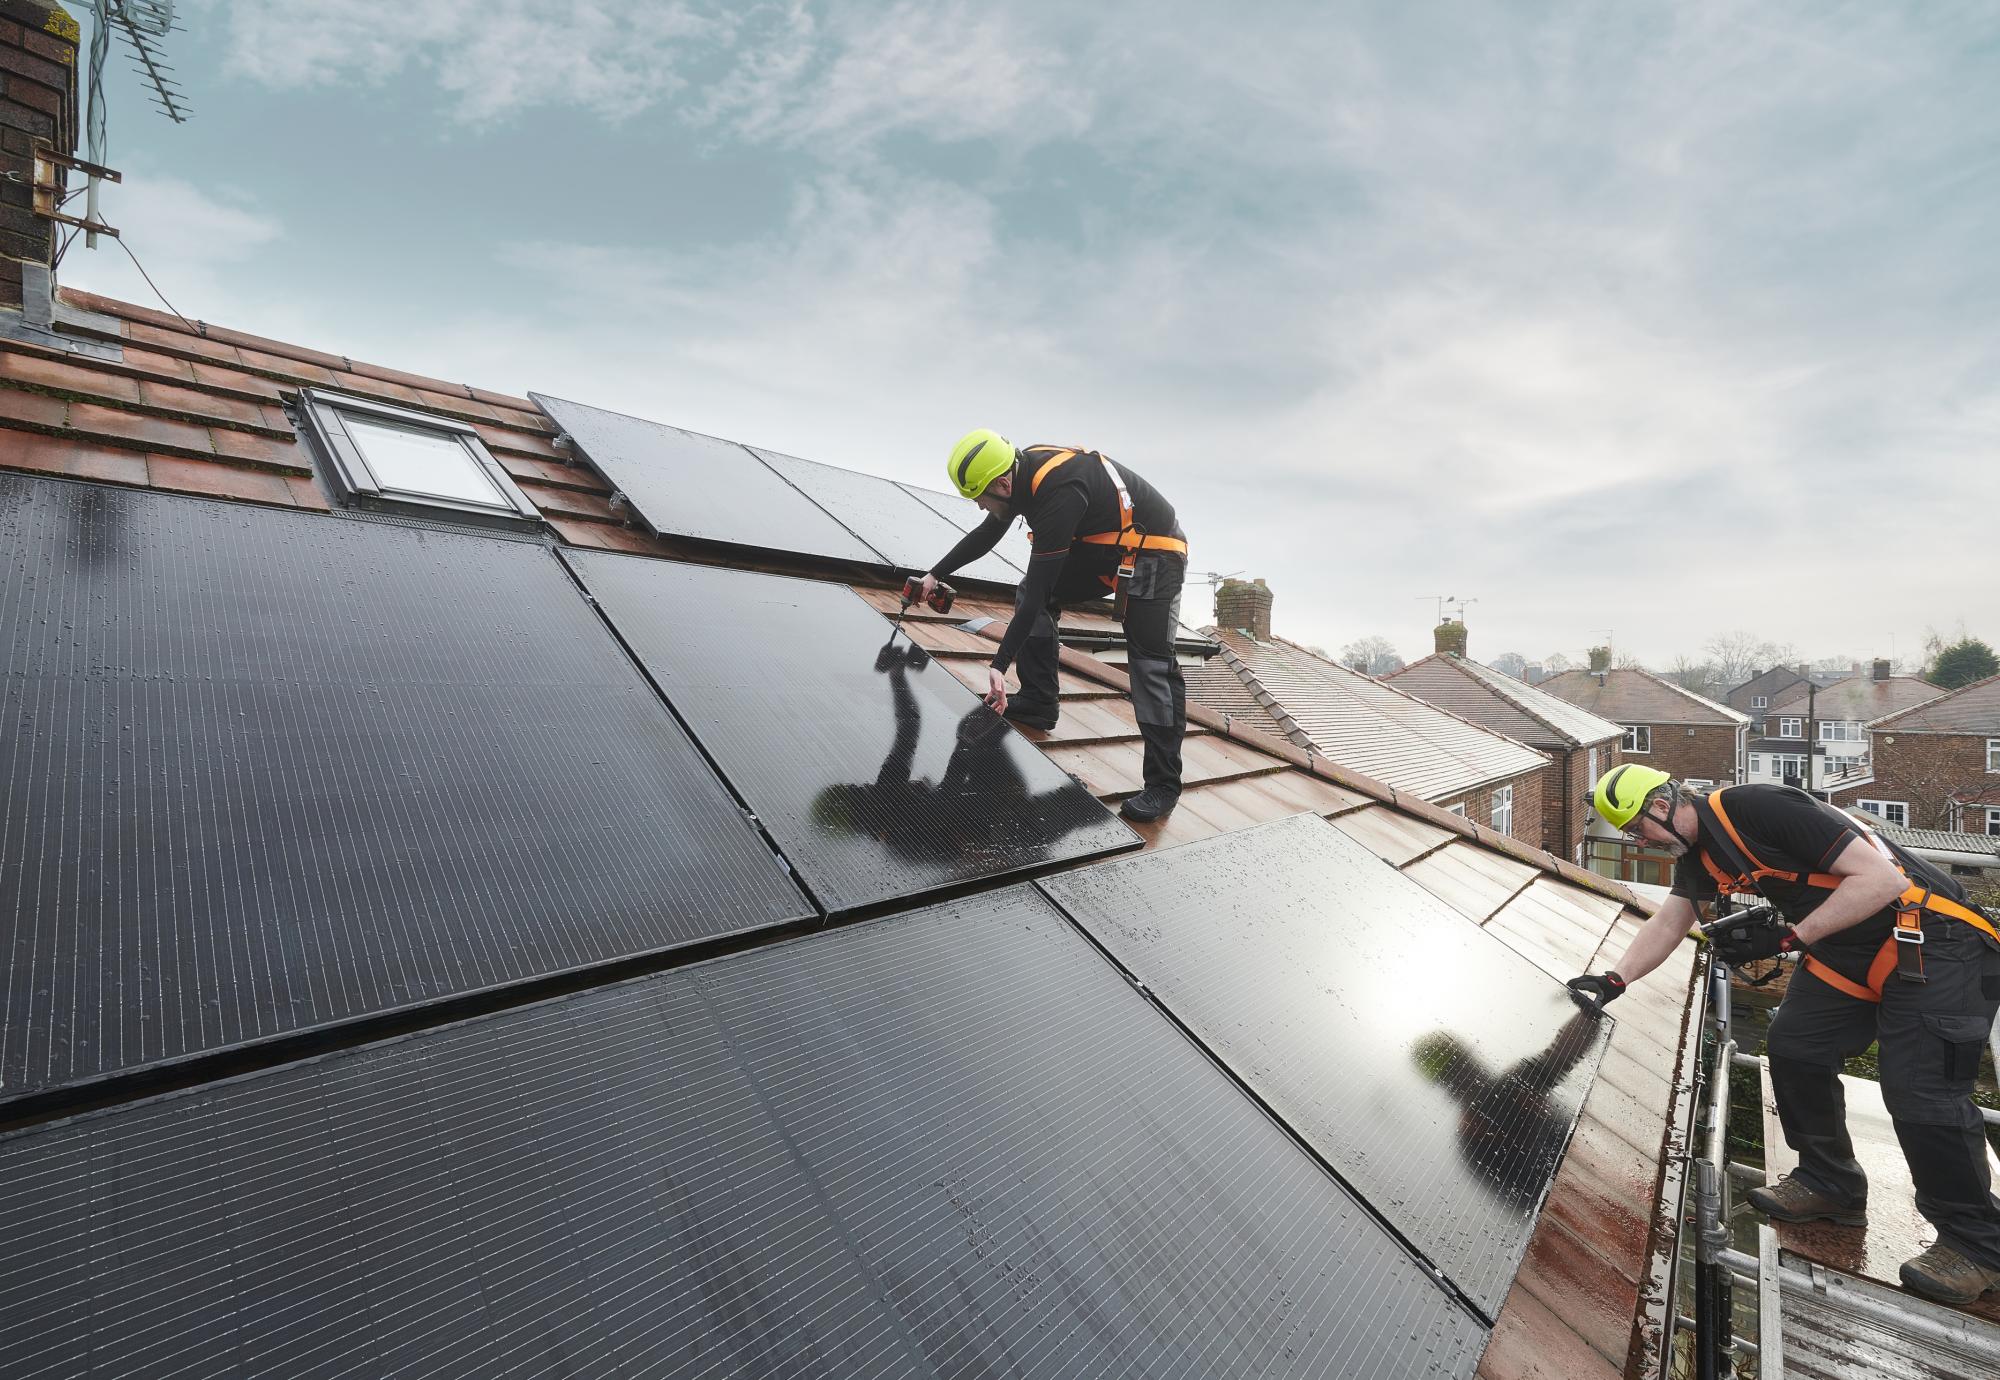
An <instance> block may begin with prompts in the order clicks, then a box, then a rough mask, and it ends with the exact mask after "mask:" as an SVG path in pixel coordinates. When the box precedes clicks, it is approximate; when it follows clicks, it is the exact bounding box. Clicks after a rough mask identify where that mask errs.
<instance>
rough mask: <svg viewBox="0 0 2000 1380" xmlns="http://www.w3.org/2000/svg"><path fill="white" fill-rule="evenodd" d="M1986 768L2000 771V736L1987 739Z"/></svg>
mask: <svg viewBox="0 0 2000 1380" xmlns="http://www.w3.org/2000/svg"><path fill="white" fill-rule="evenodd" d="M1986 770H1988V771H2000V738H1988V739H1987V740H1986Z"/></svg>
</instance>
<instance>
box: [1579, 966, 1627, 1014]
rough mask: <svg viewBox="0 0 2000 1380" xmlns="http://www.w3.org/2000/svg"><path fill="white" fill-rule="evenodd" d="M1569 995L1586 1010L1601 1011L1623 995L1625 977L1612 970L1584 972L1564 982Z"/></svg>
mask: <svg viewBox="0 0 2000 1380" xmlns="http://www.w3.org/2000/svg"><path fill="white" fill-rule="evenodd" d="M1566 985H1567V986H1568V988H1569V994H1570V996H1571V997H1572V998H1573V999H1574V1000H1575V1001H1576V1004H1577V1005H1578V1006H1581V1007H1582V1008H1583V1009H1584V1010H1586V1011H1602V1010H1603V1009H1604V1008H1605V1007H1607V1006H1609V1005H1610V1004H1611V1003H1612V1002H1613V1001H1614V1000H1616V999H1617V998H1619V997H1622V996H1624V995H1625V979H1624V978H1622V977H1619V976H1618V974H1616V973H1613V972H1603V973H1585V974H1584V975H1583V976H1582V977H1573V978H1571V979H1570V980H1569V982H1568V983H1567V984H1566Z"/></svg>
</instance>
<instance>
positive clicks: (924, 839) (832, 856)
mask: <svg viewBox="0 0 2000 1380" xmlns="http://www.w3.org/2000/svg"><path fill="white" fill-rule="evenodd" d="M563 558H564V559H565V560H567V561H568V562H569V563H570V564H571V566H572V567H573V568H574V569H575V570H576V571H577V573H578V575H579V576H580V578H581V579H582V580H583V582H584V585H585V587H586V588H588V589H589V590H590V592H591V594H592V595H593V596H594V597H595V598H596V599H597V600H598V601H599V602H600V603H601V605H602V606H603V608H604V612H605V614H606V616H607V617H609V618H610V619H611V622H612V626H614V627H615V628H617V629H618V631H619V633H620V634H621V635H622V636H623V637H624V638H625V641H626V643H627V645H629V646H630V647H631V648H632V650H633V652H634V654H635V655H637V656H638V658H639V660H640V661H641V662H643V663H644V664H645V666H646V669H647V670H649V671H651V672H652V673H653V678H654V680H655V681H656V682H657V683H658V684H659V686H660V688H661V690H662V691H663V692H664V693H665V695H666V696H667V699H668V700H669V701H670V702H671V703H672V704H673V706H674V708H675V709H676V710H678V711H679V712H680V715H681V717H682V719H683V721H685V722H686V724H687V725H688V727H689V728H690V729H691V730H692V731H693V733H694V735H695V737H696V738H697V739H698V740H699V741H700V743H701V744H702V746H703V747H705V748H707V749H708V751H709V754H710V756H711V757H713V759H714V760H715V762H716V764H717V766H719V767H720V768H721V770H722V773H723V775H724V776H726V777H728V778H729V780H730V782H731V783H732V784H733V785H734V786H735V787H736V789H737V791H738V792H739V793H740V794H741V795H742V796H743V798H744V800H745V801H747V802H748V803H749V805H750V808H751V809H752V810H754V811H756V813H757V816H758V818H759V819H760V820H761V821H762V822H763V824H764V827H765V828H766V829H768V830H769V831H770V833H771V837H772V838H774V839H775V840H776V841H777V843H778V846H779V847H780V848H781V849H783V850H784V853H785V856H786V858H787V859H789V860H790V862H791V864H792V867H793V868H794V869H795V870H796V871H797V873H798V875H799V877H800V879H801V880H802V881H804V883H805V885H806V887H807V888H808V890H809V891H810V892H811V893H812V895H813V896H814V898H815V899H816V900H818V902H819V903H820V905H822V906H823V907H825V908H826V910H827V912H828V913H829V914H837V913H839V912H842V911H848V910H854V909H857V908H859V907H863V906H869V905H875V904H878V903H880V902H884V901H891V900H897V899H900V898H903V897H908V896H914V895H918V894H920V893H922V892H925V891H929V890H933V889H935V888H937V887H943V886H951V885H954V884H957V883H962V882H969V881H976V880H980V879H988V878H994V877H1003V876H1007V875H1009V874H1011V873H1015V872H1019V871H1022V870H1025V869H1028V868H1033V867H1039V866H1042V865H1045V864H1048V863H1053V862H1060V861H1065V860H1069V859H1075V858H1087V857H1091V856H1093V855H1096V854H1101V853H1109V852H1114V851H1116V850H1118V849H1122V848H1136V847H1138V846H1139V838H1138V836H1137V835H1136V834H1134V833H1133V832H1132V831H1131V830H1130V829H1128V828H1127V827H1126V826H1125V825H1124V824H1122V823H1120V822H1119V821H1118V819H1117V818H1116V817H1114V816H1113V815H1112V814H1111V813H1110V812H1109V811H1108V810H1106V809H1105V808H1104V807H1103V806H1102V805H1100V804H1098V802H1097V800H1096V799H1095V798H1094V797H1093V796H1092V795H1091V794H1090V792H1088V791H1086V790H1085V789H1084V788H1083V787H1081V786H1079V785H1077V784H1076V782H1074V781H1073V780H1071V779H1070V777H1069V776H1068V775H1067V774H1065V773H1064V772H1063V771H1061V770H1060V769H1059V768H1057V767H1056V766H1055V764H1054V763H1052V762H1050V761H1049V760H1048V759H1047V758H1046V757H1044V756H1042V754H1041V753H1039V752H1037V751H1036V750H1035V748H1034V746H1033V744H1031V743H1029V742H1028V741H1027V740H1026V739H1024V738H1022V737H1021V736H1020V735H1019V734H1017V733H1015V732H1014V731H1013V730H1012V729H1011V728H1009V727H1008V726H1007V724H1006V723H1005V722H1004V721H1003V720H1001V719H1000V718H999V716H997V715H996V714H994V713H993V712H992V711H991V710H990V709H987V708H985V707H984V706H983V705H981V704H980V702H979V697H978V696H976V695H974V694H973V693H972V692H971V691H970V690H968V689H967V688H966V687H965V686H964V685H963V684H962V683H961V682H960V681H959V680H958V678H957V677H955V676H953V675H952V674H951V673H950V672H949V671H947V670H945V669H944V667H942V666H939V665H938V664H937V663H935V662H934V661H932V660H931V659H930V658H929V657H928V656H926V655H924V654H923V652H922V651H920V650H919V649H918V648H917V647H915V646H914V645H913V644H912V643H911V642H910V641H909V639H908V638H907V637H903V636H901V635H896V634H894V633H893V631H892V628H891V626H890V624H889V622H888V620H887V619H885V618H884V617H883V616H882V615H881V614H879V613H877V612H876V611H875V610H874V609H873V608H871V607H869V605H868V604H867V603H865V602H864V601H863V600H862V599H861V598H860V597H859V596H857V595H856V594H855V593H854V592H853V591H852V590H850V589H848V588H847V587H846V586H844V585H835V584H824V583H821V582H818V581H814V580H795V579H789V578H786V577H784V576H780V575H764V574H758V573H756V572H754V571H746V570H727V569H721V568H717V567H714V566H697V565H684V564H681V563H679V562H676V561H660V560H649V559H647V558H645V557H640V556H618V555H611V554H608V553H605V552H597V551H575V550H569V551H565V552H564V553H563Z"/></svg>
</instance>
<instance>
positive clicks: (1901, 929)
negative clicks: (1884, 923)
mask: <svg viewBox="0 0 2000 1380" xmlns="http://www.w3.org/2000/svg"><path fill="white" fill-rule="evenodd" d="M1896 942H1897V943H1898V944H1921V943H1923V942H1924V931H1923V927H1922V926H1921V925H1898V926H1896Z"/></svg>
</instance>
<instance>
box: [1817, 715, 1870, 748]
mask: <svg viewBox="0 0 2000 1380" xmlns="http://www.w3.org/2000/svg"><path fill="white" fill-rule="evenodd" d="M1861 739H1862V733H1861V725H1860V724H1859V723H1858V722H1856V721H1855V720H1853V719H1821V720H1820V721H1819V740H1820V741H1821V742H1822V743H1858V742H1860V741H1861Z"/></svg>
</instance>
